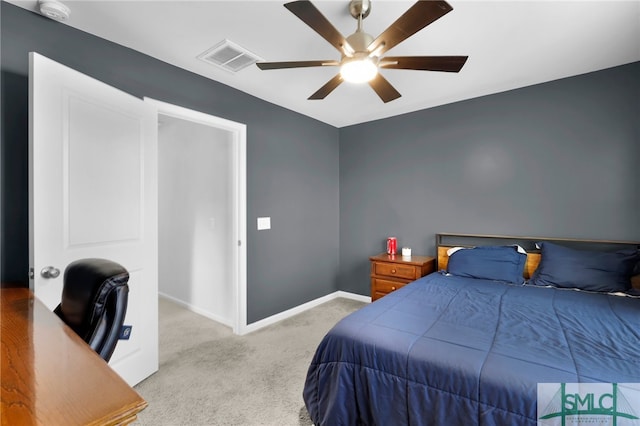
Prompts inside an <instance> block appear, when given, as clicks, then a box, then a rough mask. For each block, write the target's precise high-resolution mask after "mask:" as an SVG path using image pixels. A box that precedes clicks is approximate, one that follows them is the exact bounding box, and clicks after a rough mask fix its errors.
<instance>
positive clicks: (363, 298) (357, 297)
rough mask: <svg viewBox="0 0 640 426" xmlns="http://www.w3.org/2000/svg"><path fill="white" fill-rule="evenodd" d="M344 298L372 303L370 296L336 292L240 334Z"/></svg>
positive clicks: (275, 316) (260, 323)
mask: <svg viewBox="0 0 640 426" xmlns="http://www.w3.org/2000/svg"><path fill="white" fill-rule="evenodd" d="M339 297H342V298H344V299H352V300H357V301H360V302H365V303H371V298H370V297H368V296H362V295H360V294H355V293H349V292H347V291H336V292H334V293H331V294H327V295H326V296H322V297H319V298H317V299H314V300H311V301H309V302H307V303H303V304H302V305H299V306H296V307H295V308H291V309H287V310H286V311H283V312H280V313H278V314H275V315H271V316H270V317H267V318H264V319H261V320H260V321H256V322H252V323H251V324H247V326H246V327H244V329H243V330H241V331H240V333H239V334H241V335H242V334H247V333H252V332H254V331H256V330H259V329H261V328H263V327H267V326H269V325H272V324H275V323H277V322H279V321H282V320H284V319H287V318H290V317H292V316H294V315H297V314H300V313H302V312H304V311H307V310H309V309H311V308H315V307H316V306H319V305H322V304H323V303H326V302H328V301H330V300H333V299H337V298H339Z"/></svg>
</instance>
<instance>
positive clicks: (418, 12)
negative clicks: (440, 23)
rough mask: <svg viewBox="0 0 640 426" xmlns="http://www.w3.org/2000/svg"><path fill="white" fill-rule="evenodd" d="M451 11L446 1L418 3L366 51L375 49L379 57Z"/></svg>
mask: <svg viewBox="0 0 640 426" xmlns="http://www.w3.org/2000/svg"><path fill="white" fill-rule="evenodd" d="M452 10H453V8H452V7H451V6H450V5H449V3H447V2H446V1H430V0H428V1H418V2H417V3H416V4H414V5H413V6H411V7H410V8H409V10H407V11H406V12H405V13H404V14H403V15H402V16H401V17H399V18H398V19H397V20H396V21H395V22H394V23H393V24H391V25H390V26H389V28H387V29H386V30H384V32H383V33H382V34H380V35H379V36H378V38H376V39H375V40H373V42H371V44H370V45H369V48H368V50H369V52H373V51H376V49H377V52H376V54H377V55H378V56H380V55H382V54H383V53H384V52H386V51H387V50H389V49H391V48H392V47H394V46H396V45H398V44H399V43H401V42H402V41H404V40H406V39H407V38H409V37H411V36H412V35H414V34H415V33H417V32H418V31H420V30H421V29H423V28H424V27H426V26H427V25H429V24H430V23H432V22H433V21H435V20H437V19H439V18H441V17H443V16H444V15H446V14H447V13H449V12H451V11H452Z"/></svg>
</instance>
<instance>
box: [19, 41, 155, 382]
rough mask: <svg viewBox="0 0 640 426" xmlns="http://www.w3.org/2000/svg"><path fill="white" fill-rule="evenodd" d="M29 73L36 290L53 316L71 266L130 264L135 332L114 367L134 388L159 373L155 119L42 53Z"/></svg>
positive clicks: (119, 349)
mask: <svg viewBox="0 0 640 426" xmlns="http://www.w3.org/2000/svg"><path fill="white" fill-rule="evenodd" d="M29 71H30V72H29V84H30V86H29V96H30V135H29V139H30V145H29V149H30V151H29V166H30V170H29V186H30V188H29V190H30V206H29V211H30V221H29V223H30V226H29V228H30V229H29V233H30V245H29V250H30V253H29V254H30V267H31V268H32V271H33V273H32V275H33V278H32V281H31V283H30V285H31V287H32V289H33V290H34V292H35V294H36V296H37V297H38V298H39V299H41V300H42V301H43V302H44V303H45V304H46V305H47V306H48V307H49V308H51V309H54V308H55V306H57V304H58V303H59V302H60V296H61V292H62V284H63V274H64V269H65V268H66V266H67V265H68V264H69V263H71V262H72V261H74V260H77V259H81V258H91V257H97V258H105V259H110V260H113V261H115V262H118V263H120V264H121V265H123V266H124V267H125V268H126V269H127V270H128V271H129V274H130V279H129V303H128V308H127V314H126V318H125V324H129V325H131V326H132V327H133V328H132V331H131V337H130V339H129V340H120V341H119V342H118V345H117V346H116V350H115V352H114V354H113V356H112V358H111V361H110V363H109V364H110V365H111V367H112V368H113V369H114V370H115V371H116V372H118V373H119V374H120V376H122V377H123V378H124V379H125V380H126V381H127V382H128V383H129V384H130V385H134V384H136V383H138V382H140V381H141V380H143V379H144V378H146V377H148V376H149V375H151V374H152V373H154V372H155V371H157V370H158V300H157V299H158V298H157V294H158V293H157V292H158V277H157V250H158V249H157V244H158V243H157V239H158V237H157V113H156V110H155V108H154V107H153V106H152V105H149V104H148V103H145V102H143V101H142V100H141V99H138V98H135V97H134V96H131V95H129V94H127V93H124V92H121V91H119V90H117V89H115V88H113V87H111V86H108V85H106V84H104V83H101V82H99V81H97V80H94V79H92V78H90V77H88V76H86V75H84V74H81V73H79V72H77V71H75V70H72V69H70V68H67V67H65V66H63V65H61V64H58V63H56V62H54V61H52V60H50V59H47V58H45V57H43V56H41V55H39V54H37V53H31V54H30V69H29ZM48 267H53V268H55V269H57V270H59V271H60V275H59V276H58V277H57V278H46V277H45V276H43V275H46V274H41V271H42V270H43V269H45V268H48Z"/></svg>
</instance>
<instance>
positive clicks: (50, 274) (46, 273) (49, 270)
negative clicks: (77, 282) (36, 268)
mask: <svg viewBox="0 0 640 426" xmlns="http://www.w3.org/2000/svg"><path fill="white" fill-rule="evenodd" d="M40 275H41V276H42V278H58V276H59V275H60V269H58V268H55V267H53V266H46V267H44V268H42V271H40Z"/></svg>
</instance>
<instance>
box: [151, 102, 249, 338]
mask: <svg viewBox="0 0 640 426" xmlns="http://www.w3.org/2000/svg"><path fill="white" fill-rule="evenodd" d="M144 100H145V102H148V103H150V104H152V105H153V106H155V107H156V109H157V111H158V114H162V115H168V116H170V117H174V118H179V119H183V120H186V121H191V122H195V123H199V124H203V125H205V126H210V127H215V128H217V129H221V130H225V131H227V132H229V133H230V134H231V140H232V145H233V148H232V152H233V161H234V164H233V175H234V176H233V191H234V199H235V203H234V204H235V205H234V206H233V235H234V239H235V240H236V241H237V242H238V243H237V244H238V245H237V250H236V251H235V253H234V254H233V283H234V288H233V292H232V293H233V299H234V300H233V307H234V309H233V311H234V312H233V314H232V316H233V320H232V321H233V326H232V328H233V332H234V333H235V334H240V335H242V334H246V333H247V332H248V330H247V243H246V241H247V183H246V182H247V126H246V125H245V124H242V123H238V122H235V121H231V120H226V119H224V118H220V117H216V116H213V115H209V114H205V113H202V112H198V111H194V110H191V109H188V108H183V107H179V106H177V105H173V104H169V103H166V102H162V101H158V100H155V99H151V98H147V97H145V98H144Z"/></svg>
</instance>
